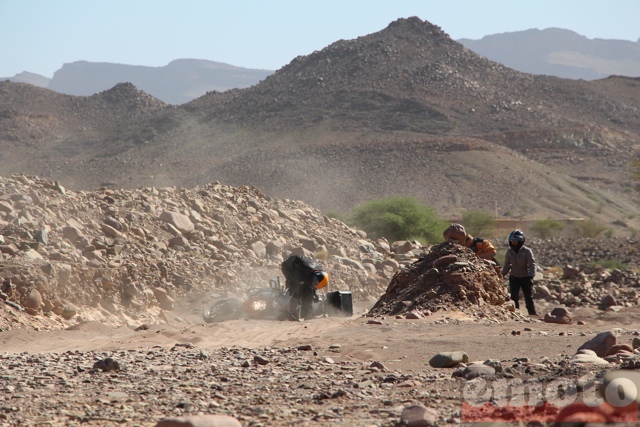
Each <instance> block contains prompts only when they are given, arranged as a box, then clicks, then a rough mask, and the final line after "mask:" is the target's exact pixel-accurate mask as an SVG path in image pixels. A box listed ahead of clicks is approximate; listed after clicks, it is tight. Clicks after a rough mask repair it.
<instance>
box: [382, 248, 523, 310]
mask: <svg viewBox="0 0 640 427" xmlns="http://www.w3.org/2000/svg"><path fill="white" fill-rule="evenodd" d="M508 300H509V296H508V295H507V293H506V291H505V286H504V283H503V279H502V277H501V275H500V274H499V273H498V272H497V271H496V269H495V264H493V263H491V262H489V261H486V260H483V259H480V258H478V257H477V256H476V255H475V254H474V253H473V252H472V251H471V250H470V249H468V248H466V247H463V246H461V245H456V244H451V243H442V244H440V245H435V246H432V247H430V248H429V249H428V251H427V252H426V253H425V254H424V255H423V256H422V257H420V259H418V260H417V261H416V262H414V263H413V264H412V265H411V266H409V267H407V268H405V269H402V270H400V271H398V272H397V273H396V274H395V275H394V277H393V278H392V279H391V282H390V284H389V286H388V288H387V290H386V292H385V293H384V295H382V297H380V299H379V300H378V301H377V302H376V304H375V305H374V306H373V308H372V309H371V310H370V312H369V315H370V316H388V315H395V316H402V317H404V316H410V317H414V318H421V317H424V316H425V315H430V314H432V313H433V312H436V311H438V310H461V311H463V312H465V314H468V315H471V316H474V317H484V318H497V320H500V319H506V318H507V317H512V318H513V317H517V318H522V316H521V315H520V314H516V312H515V309H514V305H513V303H507V301H508Z"/></svg>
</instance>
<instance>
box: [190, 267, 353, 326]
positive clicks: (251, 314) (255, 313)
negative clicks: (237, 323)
mask: <svg viewBox="0 0 640 427" xmlns="http://www.w3.org/2000/svg"><path fill="white" fill-rule="evenodd" d="M300 310H301V306H300V304H298V303H297V301H295V300H294V299H293V298H292V296H291V295H289V293H288V292H287V290H286V289H285V288H284V287H283V286H282V285H281V284H280V278H279V277H278V278H277V279H271V280H269V287H265V288H252V289H249V291H248V292H247V298H246V299H245V300H244V301H242V300H239V299H237V298H224V299H221V300H217V301H214V302H213V303H211V304H209V305H208V306H207V307H206V308H205V310H204V312H203V314H202V317H203V319H204V321H205V322H207V323H215V322H223V321H225V320H234V319H241V318H249V319H275V320H297V319H300ZM352 314H353V308H352V303H351V292H347V291H335V292H329V293H327V294H326V295H324V294H317V295H316V296H315V298H314V299H313V302H312V315H313V317H323V316H351V315H352Z"/></svg>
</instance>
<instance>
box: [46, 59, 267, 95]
mask: <svg viewBox="0 0 640 427" xmlns="http://www.w3.org/2000/svg"><path fill="white" fill-rule="evenodd" d="M271 73H272V71H269V70H254V69H249V68H242V67H235V66H233V65H229V64H224V63H221V62H213V61H207V60H204V59H176V60H174V61H171V62H170V63H169V64H167V65H165V66H163V67H146V66H140V65H125V64H112V63H106V62H88V61H76V62H72V63H69V64H64V65H63V66H62V68H60V69H59V70H58V71H56V72H55V73H54V75H53V78H52V79H51V81H50V82H49V85H48V86H47V87H48V88H49V89H51V90H54V91H56V92H60V93H65V94H69V95H83V96H89V95H93V94H95V93H97V92H101V91H104V90H107V89H110V88H112V87H113V86H115V85H117V84H118V83H132V84H133V85H135V86H136V87H138V88H139V89H141V90H143V91H145V92H147V93H149V94H151V95H153V96H154V97H156V98H158V99H160V100H162V101H164V102H166V103H168V104H183V103H185V102H188V101H191V100H193V99H195V98H197V97H199V96H201V95H204V94H205V93H206V92H209V91H225V90H228V89H231V88H244V87H248V86H251V85H254V84H256V83H258V82H259V81H261V80H263V79H264V78H265V77H267V76H268V75H269V74H271Z"/></svg>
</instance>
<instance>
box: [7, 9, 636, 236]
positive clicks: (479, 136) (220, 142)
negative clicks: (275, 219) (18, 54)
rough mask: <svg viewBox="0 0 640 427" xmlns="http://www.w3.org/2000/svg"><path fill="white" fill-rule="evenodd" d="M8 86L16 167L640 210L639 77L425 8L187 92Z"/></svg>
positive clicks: (509, 208) (342, 206) (324, 193)
mask: <svg viewBox="0 0 640 427" xmlns="http://www.w3.org/2000/svg"><path fill="white" fill-rule="evenodd" d="M0 90H2V97H0V117H1V118H2V119H1V120H2V123H0V124H1V125H2V127H0V129H2V130H3V131H2V132H3V134H2V135H0V140H1V142H2V144H3V147H4V146H6V147H7V149H6V150H3V152H2V158H1V159H0V167H1V168H2V170H3V171H6V172H5V173H14V172H16V173H30V174H37V175H39V176H43V177H46V178H47V179H50V180H59V181H61V182H62V183H63V184H64V185H66V186H67V187H69V188H73V189H75V190H81V189H94V190H95V189H96V188H99V187H100V186H105V185H107V186H109V187H110V188H137V187H140V186H156V187H164V186H170V185H179V186H182V187H187V188H191V187H195V186H197V185H204V184H206V183H208V182H213V181H220V182H223V183H225V184H228V185H234V186H242V185H252V186H257V187H259V188H260V189H261V190H262V191H263V192H265V194H268V195H270V196H272V197H278V198H290V199H297V200H303V201H305V202H307V203H310V204H311V205H313V206H315V207H317V208H320V209H323V210H325V211H328V210H338V211H343V212H344V211H346V210H348V209H350V208H352V207H353V206H354V205H356V204H358V203H360V202H363V201H366V200H369V199H371V198H374V197H385V196H389V195H397V194H402V195H407V196H413V197H416V198H417V199H419V200H421V201H423V202H425V203H427V204H429V205H431V206H434V207H436V208H437V209H438V210H439V211H440V212H441V213H442V214H443V215H447V216H457V215H459V214H460V212H461V211H462V210H464V209H474V210H484V211H486V212H492V213H493V212H496V211H497V213H498V215H499V216H510V217H514V216H515V217H524V218H527V219H531V218H546V217H554V218H567V217H586V218H592V219H594V220H597V221H599V222H602V223H605V224H607V225H608V226H610V227H612V228H613V229H614V231H615V232H616V233H617V234H623V235H625V234H626V235H628V234H630V233H631V232H632V230H633V229H634V228H635V229H638V228H639V227H640V223H639V222H638V221H639V219H637V218H635V214H634V212H635V211H636V210H637V207H636V206H637V205H636V202H637V200H638V196H637V194H636V192H634V191H632V189H633V186H634V183H633V182H632V181H631V179H630V177H629V170H628V163H629V160H630V159H631V158H633V157H634V156H635V155H636V147H637V146H638V142H639V139H640V113H639V112H640V84H639V83H638V80H637V79H631V78H621V77H612V78H608V79H604V80H599V81H594V82H585V81H570V80H563V79H558V78H552V77H545V76H533V75H529V74H524V73H521V72H517V71H514V70H512V69H509V68H507V67H505V66H502V65H499V64H497V63H495V62H492V61H490V60H488V59H486V58H483V57H481V56H479V55H477V54H475V53H473V52H471V51H470V50H468V49H466V48H465V47H463V46H462V45H461V44H459V43H457V42H455V41H453V40H452V39H451V38H450V37H449V36H448V35H447V34H446V33H444V32H443V31H442V30H441V29H440V28H439V27H437V26H435V25H432V24H430V23H429V22H426V21H421V20H420V19H418V18H409V19H400V20H398V21H395V22H393V23H391V24H390V25H389V26H388V27H387V28H385V29H383V30H381V31H380V32H377V33H374V34H370V35H367V36H363V37H359V38H357V39H354V40H341V41H338V42H336V43H333V44H332V45H330V46H328V47H327V48H325V49H322V50H321V51H317V52H314V53H313V54H311V55H308V56H303V57H298V58H296V59H294V60H293V61H292V62H291V63H290V64H288V65H287V66H285V67H283V68H282V69H280V70H278V72H276V73H275V74H273V75H271V76H269V77H268V78H267V79H265V80H264V81H263V82H261V83H260V84H258V85H256V86H253V87H251V88H247V89H242V90H239V89H238V90H231V91H227V92H225V93H209V94H207V95H205V96H202V97H200V98H198V99H196V100H194V101H192V102H190V103H188V104H185V105H182V106H179V107H174V106H169V105H166V104H162V103H160V102H159V101H157V100H153V102H151V101H149V102H151V103H150V104H149V105H148V106H141V105H140V101H141V100H142V101H144V102H147V100H149V98H150V97H148V96H146V97H145V96H143V95H142V93H139V91H137V90H136V89H135V88H133V87H131V86H130V85H119V86H116V87H115V88H114V89H112V90H110V91H115V92H117V93H124V92H126V93H128V94H129V96H131V100H130V101H129V102H120V103H111V104H105V103H101V102H96V101H100V100H103V99H104V98H105V94H106V93H109V92H110V91H106V92H103V93H102V94H97V95H94V96H92V97H86V98H85V97H67V96H62V95H58V94H54V93H52V92H48V93H47V94H46V95H44V92H41V91H40V90H36V89H34V88H26V87H25V86H21V85H18V84H13V83H3V84H2V86H0ZM29 91H33V92H32V94H31V95H29V94H28V93H27V92H29ZM23 93H24V96H22V95H20V94H23ZM32 97H35V99H39V98H42V99H46V98H51V101H47V102H46V104H47V105H49V106H50V107H44V106H41V105H40V103H39V102H31V101H29V99H32ZM54 99H55V100H54ZM151 99H153V98H151ZM74 105H77V106H79V107H80V108H79V107H74ZM105 106H108V108H110V111H108V112H107V111H104V107H105ZM45 108H46V111H42V110H43V109H45ZM35 118H37V120H34V119H35ZM523 189H526V190H523ZM621 224H622V225H621Z"/></svg>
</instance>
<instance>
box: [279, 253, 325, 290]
mask: <svg viewBox="0 0 640 427" xmlns="http://www.w3.org/2000/svg"><path fill="white" fill-rule="evenodd" d="M280 269H281V270H282V274H284V277H285V279H286V287H287V289H291V290H292V292H296V291H297V290H298V289H299V288H300V286H305V287H312V279H313V273H314V272H315V271H317V270H322V267H320V264H318V262H317V261H316V260H314V259H312V258H308V257H301V256H298V255H291V256H290V257H289V258H287V259H286V260H285V261H284V262H283V263H282V265H281V267H280Z"/></svg>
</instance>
